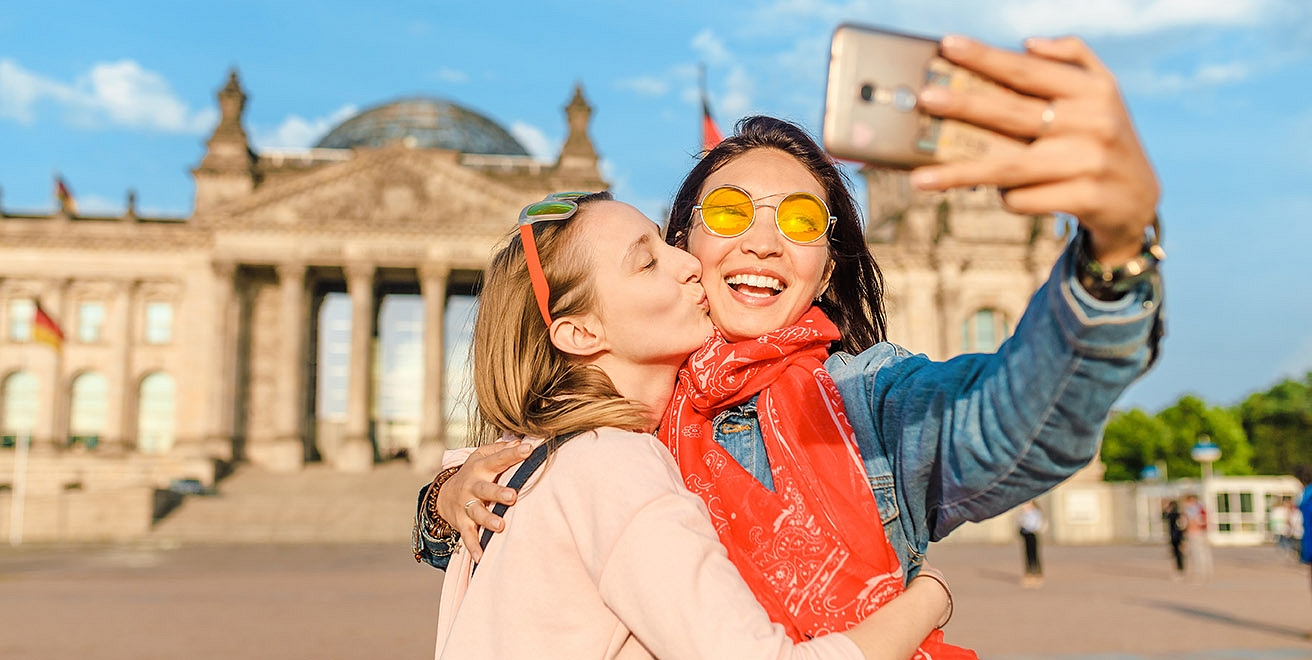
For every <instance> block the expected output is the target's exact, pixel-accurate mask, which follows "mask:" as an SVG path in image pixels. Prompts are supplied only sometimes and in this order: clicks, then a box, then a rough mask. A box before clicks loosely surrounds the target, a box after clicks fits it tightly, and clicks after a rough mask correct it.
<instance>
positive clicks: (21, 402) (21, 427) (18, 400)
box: [0, 371, 37, 447]
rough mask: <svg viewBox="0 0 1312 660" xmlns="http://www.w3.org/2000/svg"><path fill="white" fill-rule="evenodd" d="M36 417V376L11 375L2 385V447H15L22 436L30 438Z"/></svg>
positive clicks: (0, 435) (28, 374) (25, 374)
mask: <svg viewBox="0 0 1312 660" xmlns="http://www.w3.org/2000/svg"><path fill="white" fill-rule="evenodd" d="M36 415H37V383H36V376H33V375H32V374H30V373H27V372H26V371H18V372H15V373H13V374H10V375H9V377H8V378H6V379H5V381H4V383H2V384H0V446H5V447H13V446H14V445H15V443H16V442H17V440H18V438H19V437H20V436H30V435H31V434H32V433H33V432H34V431H35V430H36Z"/></svg>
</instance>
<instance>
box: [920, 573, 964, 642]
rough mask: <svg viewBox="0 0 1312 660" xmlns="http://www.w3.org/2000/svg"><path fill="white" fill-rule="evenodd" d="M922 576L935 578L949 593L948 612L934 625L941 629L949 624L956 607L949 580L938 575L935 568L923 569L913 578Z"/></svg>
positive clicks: (945, 591)
mask: <svg viewBox="0 0 1312 660" xmlns="http://www.w3.org/2000/svg"><path fill="white" fill-rule="evenodd" d="M922 577H924V578H929V579H931V580H933V581H935V582H937V583H939V585H940V586H942V587H943V591H944V593H946V594H947V595H948V612H947V614H944V615H943V618H942V619H939V622H938V625H937V626H934V628H935V629H937V630H941V629H942V628H943V626H946V625H948V622H949V621H951V620H952V612H953V610H954V609H955V608H954V607H953V605H952V589H950V588H949V587H948V582H947V580H946V579H944V578H943V577H941V576H939V575H937V574H936V573H935V571H934V570H933V569H930V570H921V571H920V572H919V573H916V577H914V578H912V580H915V579H917V578H922Z"/></svg>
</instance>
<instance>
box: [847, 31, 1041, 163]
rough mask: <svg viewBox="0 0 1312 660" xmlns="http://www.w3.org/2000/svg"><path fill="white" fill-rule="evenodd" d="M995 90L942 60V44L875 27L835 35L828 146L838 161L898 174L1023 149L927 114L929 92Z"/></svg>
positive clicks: (986, 132) (978, 129)
mask: <svg viewBox="0 0 1312 660" xmlns="http://www.w3.org/2000/svg"><path fill="white" fill-rule="evenodd" d="M996 86H997V85H996V84H995V83H994V82H992V81H991V80H988V79H987V78H984V77H983V76H980V75H979V74H976V73H974V72H972V71H970V70H969V69H964V68H962V67H959V66H957V65H955V64H953V63H951V62H949V61H948V60H946V59H944V58H943V57H941V56H939V43H938V41H937V40H934V39H927V38H924V37H916V36H911V35H906V34H901V33H897V32H890V31H887V30H880V29H877V28H869V27H861V26H856V25H841V26H839V27H838V29H837V30H836V31H835V32H834V39H833V43H832V45H831V58H830V63H829V84H828V89H827V92H826V95H825V113H824V130H823V136H824V145H825V149H827V150H828V151H829V152H830V153H831V154H832V155H834V156H837V157H839V158H846V159H849V160H859V161H864V162H867V163H873V164H878V165H884V166H889V167H898V168H912V167H916V166H918V165H926V164H929V163H937V162H950V161H955V160H963V159H970V158H979V157H982V156H985V155H987V154H990V153H994V152H997V151H998V150H1006V149H1019V148H1020V147H1021V146H1023V143H1021V142H1018V141H1016V140H1014V139H1012V138H1009V137H1007V136H1004V135H1001V134H999V133H997V132H994V131H990V130H988V129H986V128H982V127H979V126H975V125H972V124H968V123H964V122H960V121H956V120H951V119H943V118H940V117H935V116H931V115H928V114H925V113H924V112H921V111H920V109H919V103H918V101H917V97H918V95H919V93H920V90H921V89H922V88H925V87H942V88H945V89H950V90H956V91H961V92H985V91H987V90H989V89H990V88H994V87H996Z"/></svg>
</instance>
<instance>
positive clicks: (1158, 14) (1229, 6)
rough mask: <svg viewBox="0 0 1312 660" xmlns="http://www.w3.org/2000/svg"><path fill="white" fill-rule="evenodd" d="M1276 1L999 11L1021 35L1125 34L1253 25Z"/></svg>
mask: <svg viewBox="0 0 1312 660" xmlns="http://www.w3.org/2000/svg"><path fill="white" fill-rule="evenodd" d="M1276 4H1277V2H1276V0H1100V1H1099V2H1063V1H1060V0H1013V1H1011V2H1007V3H1004V4H1002V5H1001V6H1000V7H999V8H998V10H999V13H998V16H999V17H1000V18H1001V19H1002V20H1001V24H1002V25H1007V26H1010V27H1011V28H1012V33H1013V34H1014V35H1015V36H1028V35H1031V34H1041V35H1055V34H1066V33H1078V34H1080V35H1082V36H1086V37H1098V36H1105V35H1121V36H1124V35H1142V34H1150V33H1154V32H1161V31H1165V30H1171V29H1176V28H1185V27H1200V26H1222V27H1233V26H1238V25H1251V24H1254V23H1258V22H1260V21H1262V20H1263V19H1265V18H1266V17H1267V16H1269V15H1270V14H1271V12H1272V10H1274V9H1275V8H1276Z"/></svg>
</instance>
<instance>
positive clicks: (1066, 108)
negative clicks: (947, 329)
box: [828, 37, 1162, 574]
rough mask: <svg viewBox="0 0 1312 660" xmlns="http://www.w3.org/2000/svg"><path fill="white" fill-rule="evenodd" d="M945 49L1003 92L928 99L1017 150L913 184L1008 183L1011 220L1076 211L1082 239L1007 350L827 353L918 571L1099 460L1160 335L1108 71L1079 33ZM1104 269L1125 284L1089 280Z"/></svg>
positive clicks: (1155, 292)
mask: <svg viewBox="0 0 1312 660" xmlns="http://www.w3.org/2000/svg"><path fill="white" fill-rule="evenodd" d="M942 52H943V55H944V56H945V57H947V58H948V59H951V60H952V61H954V62H956V63H957V64H960V65H962V66H965V67H968V68H971V69H974V70H976V71H978V72H980V73H983V74H984V75H986V76H988V77H989V78H992V79H993V80H996V81H998V82H1000V83H1001V84H1002V85H1003V86H1002V87H1000V88H998V89H995V90H990V91H980V92H966V91H960V90H948V89H942V88H936V89H933V90H929V89H927V90H924V91H922V93H921V96H920V104H921V107H922V108H923V109H925V110H926V111H928V112H931V113H933V114H936V115H940V116H944V117H952V118H956V119H961V120H964V121H968V122H972V123H975V124H978V125H981V126H984V127H987V128H990V129H992V130H994V131H997V132H998V133H1001V134H1003V135H1007V136H1010V137H1013V138H1019V139H1020V140H1021V142H1020V143H1019V144H1021V145H1022V146H1020V147H1019V148H1017V147H1016V146H1015V145H1016V144H1017V143H1016V142H1011V143H1010V145H1011V146H1010V147H1009V148H1006V149H999V150H997V151H996V152H994V153H992V154H990V155H989V156H986V157H984V158H981V159H978V160H973V161H961V162H954V163H947V164H939V165H934V166H930V167H925V168H921V169H918V170H916V171H914V172H912V174H911V181H912V183H913V184H914V185H916V186H917V187H919V188H921V189H925V190H943V189H946V188H951V187H958V186H976V185H992V186H997V187H998V188H999V189H1000V190H1002V199H1003V202H1004V203H1005V204H1006V205H1007V206H1008V207H1010V208H1011V209H1013V210H1014V211H1016V212H1019V213H1036V214H1037V213H1048V212H1065V213H1069V214H1072V215H1074V216H1075V217H1076V218H1077V219H1078V220H1079V222H1080V227H1081V233H1080V234H1079V238H1080V240H1079V241H1073V242H1072V244H1071V245H1069V246H1068V247H1067V250H1066V251H1065V253H1064V254H1063V255H1062V256H1061V258H1060V259H1059V260H1058V262H1057V265H1056V266H1055V267H1054V269H1053V271H1052V275H1051V276H1050V277H1049V279H1048V281H1047V283H1046V284H1044V285H1043V287H1042V288H1040V289H1039V291H1038V292H1037V293H1036V294H1035V295H1034V297H1033V298H1032V299H1031V301H1030V304H1029V306H1028V308H1027V310H1026V312H1025V315H1024V318H1022V319H1021V321H1020V323H1019V324H1018V325H1017V328H1016V334H1015V335H1014V336H1013V337H1012V338H1011V339H1009V340H1008V341H1007V342H1005V343H1004V344H1003V345H1002V347H1001V348H1000V349H999V350H998V352H997V353H996V354H992V355H963V356H959V357H957V358H954V359H952V360H949V361H947V362H943V363H936V362H931V361H930V360H928V359H926V358H925V357H924V356H915V357H911V356H908V355H907V354H906V352H905V351H902V350H901V349H899V348H897V347H895V346H891V345H889V344H881V345H878V346H876V347H874V348H872V349H870V350H869V351H866V352H865V353H864V354H862V355H860V356H856V357H855V358H851V357H850V356H841V355H840V356H835V358H833V359H831V361H830V363H829V365H828V366H829V367H830V372H831V374H833V376H834V378H835V381H836V382H837V384H838V386H839V390H840V391H841V392H842V393H843V399H844V403H845V404H846V406H847V410H848V415H849V417H850V418H851V419H852V422H853V426H854V427H855V428H856V431H857V435H858V439H859V440H860V441H861V443H862V445H863V456H864V458H865V459H866V464H867V471H868V472H869V473H870V477H871V479H872V482H873V481H878V480H879V479H881V478H885V479H887V480H889V481H892V482H894V483H896V495H897V505H898V507H897V508H898V513H899V515H898V516H897V518H898V520H897V523H896V524H891V523H890V524H886V529H888V530H889V537H890V540H894V541H895V543H894V546H895V548H897V550H898V551H899V553H901V554H902V558H903V563H904V565H905V566H907V567H908V574H913V573H914V569H915V565H916V563H917V561H918V559H919V553H921V552H923V551H924V549H925V548H926V547H927V546H928V543H929V541H930V540H932V539H939V538H942V537H943V536H945V535H947V533H948V532H950V531H951V530H952V529H954V528H955V527H957V526H958V525H960V524H961V523H963V522H965V521H968V520H982V519H985V518H989V517H992V516H995V515H998V514H999V513H1002V512H1004V511H1006V510H1008V509H1010V508H1011V507H1013V506H1015V505H1017V504H1019V503H1021V502H1024V501H1026V500H1028V499H1031V498H1033V497H1034V496H1036V495H1038V494H1040V493H1042V492H1044V491H1046V490H1047V489H1049V488H1051V487H1052V486H1054V485H1056V484H1057V483H1059V482H1061V481H1062V480H1063V479H1065V478H1066V477H1068V476H1070V475H1071V474H1072V473H1074V472H1075V471H1076V470H1078V469H1079V468H1080V467H1082V466H1083V465H1085V464H1086V463H1088V461H1089V460H1091V459H1092V458H1093V456H1094V455H1095V454H1096V453H1097V449H1098V441H1099V437H1100V435H1101V431H1102V427H1103V424H1104V423H1105V421H1106V417H1107V414H1108V412H1109V411H1110V409H1111V406H1112V404H1113V403H1114V402H1115V401H1116V399H1117V397H1119V396H1120V394H1121V392H1123V391H1124V390H1125V388H1126V387H1127V386H1129V384H1130V383H1131V382H1133V381H1134V380H1135V379H1136V378H1138V377H1139V376H1140V375H1141V374H1142V373H1144V371H1146V370H1147V368H1148V367H1149V366H1150V365H1151V363H1152V361H1153V359H1154V358H1155V356H1156V353H1157V344H1158V340H1159V338H1160V337H1161V334H1162V317H1161V314H1162V289H1161V280H1160V277H1159V276H1158V275H1157V273H1156V272H1155V271H1154V270H1151V269H1148V270H1142V269H1140V268H1139V266H1142V265H1144V264H1149V265H1151V264H1152V263H1153V261H1152V260H1154V259H1157V258H1160V255H1161V253H1160V251H1157V250H1155V249H1151V250H1150V249H1149V248H1150V247H1151V244H1150V243H1147V242H1146V239H1147V238H1149V237H1150V236H1152V234H1151V233H1149V232H1147V230H1148V228H1149V227H1150V226H1152V225H1153V223H1154V220H1155V218H1156V213H1155V209H1156V205H1157V200H1158V196H1159V188H1158V184H1157V179H1156V176H1155V175H1154V173H1153V169H1152V166H1151V165H1150V163H1149V162H1148V159H1147V156H1146V155H1145V153H1144V151H1143V148H1142V147H1141V145H1140V144H1139V140H1138V137H1137V135H1136V134H1135V131H1134V126H1133V124H1132V123H1131V121H1130V116H1129V113H1128V111H1127V110H1126V108H1125V105H1124V102H1123V100H1122V99H1121V97H1120V94H1119V91H1118V89H1117V85H1116V80H1115V78H1114V76H1113V75H1112V74H1111V73H1110V72H1109V71H1108V70H1107V68H1106V67H1104V66H1103V65H1102V63H1101V62H1100V61H1099V60H1098V58H1097V57H1096V56H1095V55H1094V54H1093V52H1092V51H1091V50H1090V49H1089V48H1088V46H1086V45H1085V44H1084V43H1083V42H1081V41H1080V40H1078V39H1075V38H1069V37H1068V38H1061V39H1031V40H1029V41H1027V42H1026V51H1025V52H1023V53H1017V52H1013V51H1007V50H1003V49H998V48H992V47H989V46H985V45H983V44H980V43H978V42H975V41H972V40H969V39H965V38H962V37H949V38H946V39H944V41H943V43H942ZM1081 250H1083V252H1081ZM1141 255H1147V256H1141ZM1117 269H1120V270H1119V271H1117ZM1111 271H1116V273H1117V279H1116V281H1117V282H1121V283H1123V284H1124V286H1116V287H1109V286H1104V285H1102V284H1100V280H1095V279H1090V273H1103V272H1111ZM1141 271H1142V272H1143V273H1146V274H1142V275H1137V274H1138V273H1140V272H1141ZM1127 275H1137V276H1135V277H1123V276H1127ZM1081 282H1083V284H1081ZM1086 287H1088V290H1086ZM1090 291H1093V292H1094V293H1096V294H1097V297H1096V298H1095V296H1094V294H1093V293H1090ZM1109 299H1111V300H1109ZM889 518H890V516H889V515H885V520H886V523H888V522H889ZM902 538H905V543H898V542H897V541H898V540H900V539H902Z"/></svg>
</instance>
